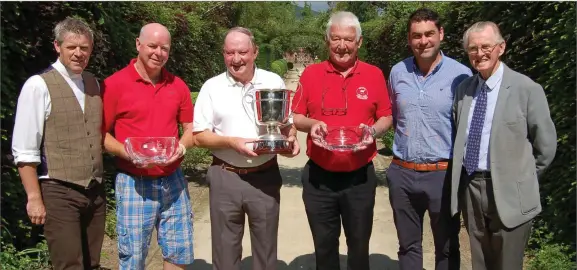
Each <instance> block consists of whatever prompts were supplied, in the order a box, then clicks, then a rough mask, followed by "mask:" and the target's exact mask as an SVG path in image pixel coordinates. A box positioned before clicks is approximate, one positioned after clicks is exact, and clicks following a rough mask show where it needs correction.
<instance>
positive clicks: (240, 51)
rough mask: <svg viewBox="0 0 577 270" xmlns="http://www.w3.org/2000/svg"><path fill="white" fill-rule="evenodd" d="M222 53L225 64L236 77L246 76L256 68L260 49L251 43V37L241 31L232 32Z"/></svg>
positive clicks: (244, 77)
mask: <svg viewBox="0 0 577 270" xmlns="http://www.w3.org/2000/svg"><path fill="white" fill-rule="evenodd" d="M222 55H223V56H224V64H225V65H226V68H227V69H228V72H230V74H231V76H232V77H233V78H235V79H248V80H250V79H252V78H246V77H247V76H249V74H251V72H252V71H253V70H254V61H255V59H256V57H257V56H258V50H257V49H256V48H255V47H254V46H253V45H252V44H251V42H250V37H249V36H248V35H246V34H243V33H240V32H230V33H229V34H228V35H227V36H226V38H225V40H224V47H223V52H222Z"/></svg>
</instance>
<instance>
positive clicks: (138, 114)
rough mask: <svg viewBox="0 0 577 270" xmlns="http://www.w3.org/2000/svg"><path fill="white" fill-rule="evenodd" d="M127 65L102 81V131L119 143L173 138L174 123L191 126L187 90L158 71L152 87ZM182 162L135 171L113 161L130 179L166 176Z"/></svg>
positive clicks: (132, 64) (131, 65)
mask: <svg viewBox="0 0 577 270" xmlns="http://www.w3.org/2000/svg"><path fill="white" fill-rule="evenodd" d="M135 62H136V59H133V60H132V61H130V64H128V66H126V67H125V68H123V69H121V70H119V71H117V72H116V73H114V74H112V76H110V77H108V78H106V79H105V80H104V84H103V87H102V89H103V92H102V107H103V129H104V132H111V133H112V134H113V135H114V137H115V138H116V139H117V140H118V141H119V142H121V143H124V140H126V138H127V137H175V138H177V139H178V123H191V122H192V116H193V108H192V100H191V98H190V91H189V89H188V86H186V84H185V83H184V81H182V80H181V79H180V78H178V77H176V76H174V75H172V74H170V73H169V72H168V71H166V70H165V69H164V68H163V69H162V78H161V81H159V82H158V83H157V84H156V86H153V85H152V84H150V83H149V82H146V81H145V80H143V79H142V77H141V76H140V75H139V74H138V72H137V71H136V68H135V67H134V63H135ZM181 162H182V159H180V160H178V161H176V162H174V163H172V164H170V165H168V166H166V167H160V166H155V167H153V168H150V169H141V168H137V167H135V166H134V165H133V164H132V162H130V161H127V160H124V159H121V158H116V164H117V166H118V168H119V169H120V170H123V171H126V172H128V173H130V174H134V175H142V176H167V175H170V174H172V173H173V172H174V171H176V169H177V168H178V167H179V166H180V163H181Z"/></svg>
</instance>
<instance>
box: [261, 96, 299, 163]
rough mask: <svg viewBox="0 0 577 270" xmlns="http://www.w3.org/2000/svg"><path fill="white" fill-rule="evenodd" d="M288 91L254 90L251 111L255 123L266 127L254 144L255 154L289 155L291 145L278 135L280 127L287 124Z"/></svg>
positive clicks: (288, 111)
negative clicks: (252, 111) (252, 110)
mask: <svg viewBox="0 0 577 270" xmlns="http://www.w3.org/2000/svg"><path fill="white" fill-rule="evenodd" d="M293 93H294V92H293V91H292V90H288V89H256V90H255V97H254V102H253V106H254V107H253V109H254V114H255V119H256V123H257V125H259V126H266V133H265V134H260V136H259V137H258V140H257V141H255V142H254V146H253V151H254V152H255V153H257V154H290V153H292V149H293V144H292V143H291V142H289V141H288V140H287V138H286V136H284V135H282V134H281V133H280V128H281V126H284V125H286V124H287V122H288V119H289V116H290V104H291V95H292V94H293Z"/></svg>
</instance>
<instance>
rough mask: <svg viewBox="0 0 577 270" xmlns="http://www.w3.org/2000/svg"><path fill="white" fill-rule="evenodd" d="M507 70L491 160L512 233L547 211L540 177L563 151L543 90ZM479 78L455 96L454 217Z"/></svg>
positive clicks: (502, 209)
mask: <svg viewBox="0 0 577 270" xmlns="http://www.w3.org/2000/svg"><path fill="white" fill-rule="evenodd" d="M501 64H502V65H504V71H503V80H502V81H501V88H500V89H499V95H498V96H497V104H496V106H495V113H494V116H493V122H492V128H491V138H490V139H489V155H490V161H491V164H489V166H490V169H491V179H492V182H493V192H494V195H495V205H496V207H497V213H498V215H499V218H500V219H501V221H502V222H503V225H505V227H507V228H514V227H516V226H518V225H520V224H523V223H525V222H526V221H529V220H531V219H532V218H534V217H535V216H536V215H537V214H539V213H540V212H541V200H540V197H539V182H538V179H537V178H538V176H539V175H540V174H541V173H542V172H543V171H544V170H545V169H546V168H547V166H549V164H551V162H552V161H553V158H554V157H555V152H556V151H557V133H556V131H555V126H554V125H553V121H552V120H551V115H550V113H549V106H548V104H547V98H546V97H545V92H544V91H543V88H542V87H541V86H540V85H539V84H537V83H535V82H533V81H532V80H531V79H530V78H529V77H527V76H525V75H522V74H520V73H518V72H515V71H513V70H512V69H510V68H509V67H507V66H506V65H505V64H504V63H503V62H501ZM478 81H479V75H478V74H477V75H475V76H472V77H469V78H467V79H465V80H464V81H463V82H462V83H461V84H460V85H459V86H458V87H457V90H456V92H455V101H454V104H453V120H454V121H455V128H456V135H455V136H456V137H455V144H454V148H453V169H452V188H451V213H452V215H455V214H456V213H457V212H458V211H459V208H460V206H459V205H458V203H459V199H458V196H461V195H462V194H461V191H462V190H464V189H465V185H466V184H463V185H461V186H459V185H460V184H461V183H462V182H463V181H461V179H460V178H461V169H462V168H463V153H464V150H465V141H466V138H465V137H466V135H465V133H466V130H467V119H468V116H469V110H470V108H471V101H472V100H473V96H474V92H475V90H476V88H477V84H478Z"/></svg>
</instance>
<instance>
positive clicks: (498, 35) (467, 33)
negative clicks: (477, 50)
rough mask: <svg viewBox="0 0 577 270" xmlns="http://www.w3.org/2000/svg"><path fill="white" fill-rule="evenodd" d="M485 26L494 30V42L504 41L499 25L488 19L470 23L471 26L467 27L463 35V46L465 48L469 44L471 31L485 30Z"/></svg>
mask: <svg viewBox="0 0 577 270" xmlns="http://www.w3.org/2000/svg"><path fill="white" fill-rule="evenodd" d="M487 27H491V28H493V31H494V32H495V39H496V40H495V42H496V43H497V44H499V43H503V42H505V39H504V38H503V36H502V35H501V30H499V26H497V24H496V23H494V22H489V21H482V22H476V23H475V24H473V25H471V27H469V29H467V31H465V34H464V35H463V48H464V49H465V50H466V49H467V47H468V46H469V36H470V35H471V33H477V32H481V31H483V30H485V28H487Z"/></svg>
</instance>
